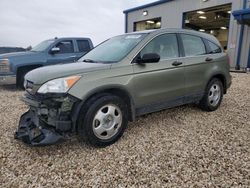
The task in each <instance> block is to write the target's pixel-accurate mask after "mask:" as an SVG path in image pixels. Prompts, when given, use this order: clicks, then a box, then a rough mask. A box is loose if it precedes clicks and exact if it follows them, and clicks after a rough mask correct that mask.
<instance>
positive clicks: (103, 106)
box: [78, 95, 128, 147]
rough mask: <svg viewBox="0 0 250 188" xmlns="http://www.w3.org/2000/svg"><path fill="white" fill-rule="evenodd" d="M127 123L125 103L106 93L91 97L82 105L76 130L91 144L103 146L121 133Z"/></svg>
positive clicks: (111, 142) (113, 140)
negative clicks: (105, 94) (98, 96)
mask: <svg viewBox="0 0 250 188" xmlns="http://www.w3.org/2000/svg"><path fill="white" fill-rule="evenodd" d="M86 109H87V110H86ZM127 124H128V110H127V107H126V104H125V103H124V102H123V101H122V100H121V99H120V98H119V97H117V96H113V95H107V96H102V97H100V98H97V99H96V98H93V99H91V100H89V101H88V102H87V104H86V105H84V106H83V107H82V110H81V112H80V115H79V118H78V131H79V135H80V138H81V139H84V140H85V141H87V142H88V143H90V144H91V145H93V146H96V147H105V146H108V145H111V144H113V143H114V142H116V141H117V140H118V139H119V138H120V137H121V136H122V135H123V132H124V131H125V129H126V127H127Z"/></svg>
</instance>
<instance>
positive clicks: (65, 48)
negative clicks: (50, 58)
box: [55, 40, 74, 54]
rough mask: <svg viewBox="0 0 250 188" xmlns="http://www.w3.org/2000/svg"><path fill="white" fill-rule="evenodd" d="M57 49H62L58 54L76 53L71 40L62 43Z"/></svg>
mask: <svg viewBox="0 0 250 188" xmlns="http://www.w3.org/2000/svg"><path fill="white" fill-rule="evenodd" d="M55 47H56V48H59V49H60V51H59V52H58V53H57V54H66V53H74V47H73V42H72V41H71V40H65V41H61V42H59V43H57V44H56V46H55Z"/></svg>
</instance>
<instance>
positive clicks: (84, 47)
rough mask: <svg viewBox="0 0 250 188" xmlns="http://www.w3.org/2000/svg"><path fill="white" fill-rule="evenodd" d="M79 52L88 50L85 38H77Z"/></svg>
mask: <svg viewBox="0 0 250 188" xmlns="http://www.w3.org/2000/svg"><path fill="white" fill-rule="evenodd" d="M77 46H78V49H79V52H88V51H89V50H90V46H89V42H88V41H87V40H77Z"/></svg>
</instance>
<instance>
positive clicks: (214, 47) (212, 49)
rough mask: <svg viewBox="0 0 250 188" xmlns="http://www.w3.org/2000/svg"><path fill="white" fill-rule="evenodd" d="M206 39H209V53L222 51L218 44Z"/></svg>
mask: <svg viewBox="0 0 250 188" xmlns="http://www.w3.org/2000/svg"><path fill="white" fill-rule="evenodd" d="M206 41H207V45H208V53H209V54H216V53H221V52H222V51H221V48H220V47H219V46H218V45H216V44H214V43H213V42H210V41H208V40H206Z"/></svg>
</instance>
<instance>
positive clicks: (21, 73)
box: [16, 69, 31, 90]
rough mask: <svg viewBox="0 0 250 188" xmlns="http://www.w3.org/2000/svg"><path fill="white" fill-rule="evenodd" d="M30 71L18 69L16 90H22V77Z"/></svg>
mask: <svg viewBox="0 0 250 188" xmlns="http://www.w3.org/2000/svg"><path fill="white" fill-rule="evenodd" d="M29 71H31V69H20V70H18V72H17V79H16V86H17V88H18V89H22V90H24V86H23V84H24V76H25V75H26V74H27V73H28V72H29Z"/></svg>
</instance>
